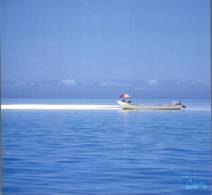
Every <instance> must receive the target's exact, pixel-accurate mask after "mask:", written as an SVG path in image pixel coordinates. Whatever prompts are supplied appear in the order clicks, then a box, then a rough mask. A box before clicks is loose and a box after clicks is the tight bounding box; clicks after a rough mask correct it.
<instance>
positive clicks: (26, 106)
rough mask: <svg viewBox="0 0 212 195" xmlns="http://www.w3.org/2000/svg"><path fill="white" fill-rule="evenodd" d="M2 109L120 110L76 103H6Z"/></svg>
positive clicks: (106, 106)
mask: <svg viewBox="0 0 212 195" xmlns="http://www.w3.org/2000/svg"><path fill="white" fill-rule="evenodd" d="M1 109H2V110H119V109H121V108H120V107H119V106H117V105H82V104H81V105H75V104H72V105H71V104H68V105H65V104H57V105H55V104H54V105H52V104H6V105H1Z"/></svg>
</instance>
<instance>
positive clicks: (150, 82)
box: [148, 80, 158, 85]
mask: <svg viewBox="0 0 212 195" xmlns="http://www.w3.org/2000/svg"><path fill="white" fill-rule="evenodd" d="M148 83H149V85H157V84H158V81H157V80H149V81H148Z"/></svg>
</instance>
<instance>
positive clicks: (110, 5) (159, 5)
mask: <svg viewBox="0 0 212 195" xmlns="http://www.w3.org/2000/svg"><path fill="white" fill-rule="evenodd" d="M209 3H210V1H209V0H171V1H170V0H45V1H43V0H30V1H28V0H11V1H6V0H3V1H1V8H2V10H3V11H2V17H3V22H2V71H1V74H2V86H3V88H2V94H3V96H4V97H70V98H71V97H74V98H76V97H114V96H116V94H117V96H118V94H119V93H120V92H122V91H124V92H125V91H128V92H131V93H132V95H134V96H137V97H167V96H169V97H208V96H209V94H210V9H209V8H210V6H209ZM174 89H175V90H174Z"/></svg>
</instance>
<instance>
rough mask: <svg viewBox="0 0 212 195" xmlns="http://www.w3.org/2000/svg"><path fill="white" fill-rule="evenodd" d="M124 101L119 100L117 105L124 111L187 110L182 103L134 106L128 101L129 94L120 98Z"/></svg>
mask: <svg viewBox="0 0 212 195" xmlns="http://www.w3.org/2000/svg"><path fill="white" fill-rule="evenodd" d="M119 97H120V98H122V100H118V101H117V103H118V104H119V105H120V107H121V108H122V109H124V110H182V109H184V108H186V106H185V105H183V104H182V103H180V102H178V101H175V102H172V103H171V104H161V105H144V104H132V103H131V101H128V102H127V101H126V100H125V98H129V97H130V96H129V94H122V95H120V96H119Z"/></svg>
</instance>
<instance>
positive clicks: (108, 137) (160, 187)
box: [2, 102, 212, 195]
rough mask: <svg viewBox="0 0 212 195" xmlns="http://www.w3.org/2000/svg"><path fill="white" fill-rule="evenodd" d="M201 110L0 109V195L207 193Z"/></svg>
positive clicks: (207, 143) (207, 124) (205, 120)
mask: <svg viewBox="0 0 212 195" xmlns="http://www.w3.org/2000/svg"><path fill="white" fill-rule="evenodd" d="M190 104H191V102H190ZM193 105H199V107H198V108H201V105H200V103H199V104H198V103H197V102H193ZM202 105H204V106H203V107H204V109H190V110H189V109H188V110H185V111H163V112H162V111H155V112H154V111H143V112H141V111H121V110H81V111H74V110H66V111H65V110H58V111H56V110H49V111H48V110H45V111H44V110H43V111H41V110H40V111H39V110H25V111H24V110H4V111H2V122H3V124H2V127H3V192H4V193H3V194H4V195H65V194H66V195H81V194H82V195H93V194H103V195H110V194H111V195H135V194H136V195H138V194H144V195H166V194H167V195H168V194H169V195H181V194H182V195H187V194H188V195H209V194H210V195H211V192H212V190H211V187H212V185H211V179H212V172H211V121H210V110H209V104H208V102H206V103H205V102H202ZM206 105H208V109H205V108H206V107H207V106H206ZM195 108H196V107H195Z"/></svg>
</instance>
